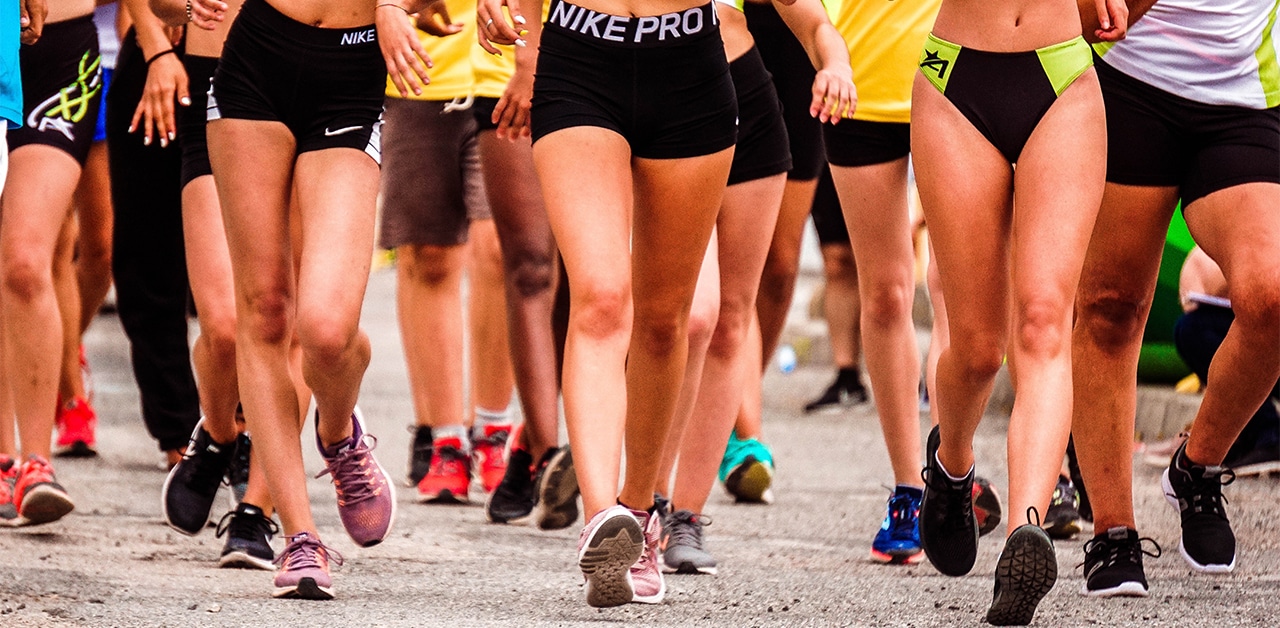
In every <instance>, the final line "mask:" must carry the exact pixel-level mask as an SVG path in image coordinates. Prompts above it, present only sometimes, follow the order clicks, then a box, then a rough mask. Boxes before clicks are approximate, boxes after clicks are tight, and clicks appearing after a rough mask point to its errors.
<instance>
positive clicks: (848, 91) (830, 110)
mask: <svg viewBox="0 0 1280 628" xmlns="http://www.w3.org/2000/svg"><path fill="white" fill-rule="evenodd" d="M846 70H847V71H846V72H837V71H835V70H832V69H829V68H823V69H821V70H818V74H817V76H815V77H814V79H813V101H812V102H811V103H810V104H809V115H811V116H813V117H815V118H817V119H818V120H820V121H822V122H823V123H826V122H831V123H832V124H836V123H838V122H840V120H841V119H843V118H851V117H853V112H854V110H855V109H857V107H858V90H857V88H856V87H854V85H853V77H852V70H848V69H847V68H846Z"/></svg>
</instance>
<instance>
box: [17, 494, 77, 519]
mask: <svg viewBox="0 0 1280 628" xmlns="http://www.w3.org/2000/svg"><path fill="white" fill-rule="evenodd" d="M75 508H76V505H75V503H74V502H72V501H71V498H70V497H68V496H67V494H66V493H64V492H62V491H60V490H58V489H56V488H53V487H50V486H36V487H34V488H32V489H31V490H30V491H28V492H27V494H26V495H24V496H23V497H22V506H21V507H20V508H18V519H19V520H20V521H21V523H19V524H16V525H24V526H35V525H40V524H44V523H52V522H54V521H57V520H59V519H61V518H63V517H65V516H67V513H70V512H71V511H72V510H75Z"/></svg>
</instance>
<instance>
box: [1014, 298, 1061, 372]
mask: <svg viewBox="0 0 1280 628" xmlns="http://www.w3.org/2000/svg"><path fill="white" fill-rule="evenodd" d="M1016 334H1017V335H1016V338H1017V342H1018V347H1019V349H1020V351H1021V352H1023V353H1025V354H1027V355H1028V356H1032V357H1042V358H1049V357H1053V356H1058V355H1062V354H1063V353H1064V352H1065V351H1069V350H1070V346H1071V306H1070V302H1069V301H1068V300H1067V299H1062V298H1054V297H1039V298H1032V299H1028V300H1027V301H1026V302H1024V303H1022V304H1021V305H1019V306H1018V329H1017V330H1016Z"/></svg>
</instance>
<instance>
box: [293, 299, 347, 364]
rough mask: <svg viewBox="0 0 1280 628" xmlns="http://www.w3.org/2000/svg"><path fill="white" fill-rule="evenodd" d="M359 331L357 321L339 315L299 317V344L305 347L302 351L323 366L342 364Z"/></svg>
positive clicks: (311, 313) (306, 315)
mask: <svg viewBox="0 0 1280 628" xmlns="http://www.w3.org/2000/svg"><path fill="white" fill-rule="evenodd" d="M358 332H359V324H358V322H357V321H356V320H354V319H350V318H348V317H346V316H343V315H342V314H341V313H339V312H309V313H305V314H299V315H298V343H299V344H300V345H302V352H303V353H304V354H305V355H307V356H308V357H309V359H311V360H315V361H319V362H320V363H324V364H335V363H341V362H342V361H343V359H344V357H345V356H346V354H347V350H348V348H350V347H351V345H352V342H353V341H354V340H355V337H356V334H357V333H358Z"/></svg>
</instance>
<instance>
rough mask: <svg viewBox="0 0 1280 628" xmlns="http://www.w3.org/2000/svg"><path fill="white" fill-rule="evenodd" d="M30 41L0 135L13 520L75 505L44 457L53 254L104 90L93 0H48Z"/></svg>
mask: <svg viewBox="0 0 1280 628" xmlns="http://www.w3.org/2000/svg"><path fill="white" fill-rule="evenodd" d="M48 19H49V22H48V23H47V24H45V26H44V31H43V34H42V35H41V36H40V38H39V40H38V41H37V42H36V43H35V44H34V45H29V46H22V47H21V51H20V52H19V63H20V67H21V70H20V71H21V75H22V77H23V106H22V115H23V120H22V123H23V124H22V126H21V127H19V128H16V129H12V130H10V131H9V133H8V144H9V176H8V178H9V182H10V183H9V185H8V186H7V188H6V189H5V191H4V196H3V199H2V200H0V275H2V278H3V281H0V286H2V287H0V291H2V292H3V298H0V302H2V303H3V322H2V323H0V327H3V330H4V333H5V335H6V346H5V352H4V353H5V356H4V357H5V359H6V360H7V366H8V372H9V373H10V374H11V377H10V378H9V384H10V385H11V387H12V390H11V392H12V395H13V411H14V413H15V414H16V415H17V419H18V436H19V445H20V449H21V455H22V459H23V460H24V462H23V463H22V465H21V467H20V468H19V470H18V475H17V484H16V486H15V487H14V504H16V505H17V509H18V519H17V521H16V522H15V523H25V524H38V523H47V522H49V521H54V520H57V519H60V518H62V516H63V515H65V514H67V513H68V512H70V511H71V510H72V509H73V508H74V505H73V504H72V501H71V498H70V497H68V496H67V492H66V491H65V490H64V489H63V488H62V486H61V485H59V484H58V482H57V480H56V478H55V477H54V474H53V467H52V466H51V465H50V464H49V461H48V459H49V455H50V449H51V447H50V444H51V440H52V435H53V423H54V411H55V408H56V407H57V396H58V376H59V371H60V367H61V364H62V347H63V343H62V340H63V328H64V326H63V324H62V315H61V313H60V311H59V309H58V300H57V297H56V294H55V290H54V284H53V279H52V277H53V257H54V250H55V248H56V245H57V242H58V236H59V233H60V232H61V231H62V227H63V224H64V223H65V222H66V220H67V218H68V216H69V215H70V211H71V199H72V194H74V192H75V189H76V185H77V183H78V182H79V180H80V172H81V167H82V165H83V164H84V162H85V158H86V157H87V156H88V153H89V145H90V144H91V143H92V142H93V131H94V125H95V123H96V122H97V119H98V106H99V101H100V95H101V90H102V78H101V67H100V59H99V58H98V34H97V29H96V28H95V27H94V24H93V2H91V1H89V0H55V1H54V2H51V3H50V7H49V16H48Z"/></svg>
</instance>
